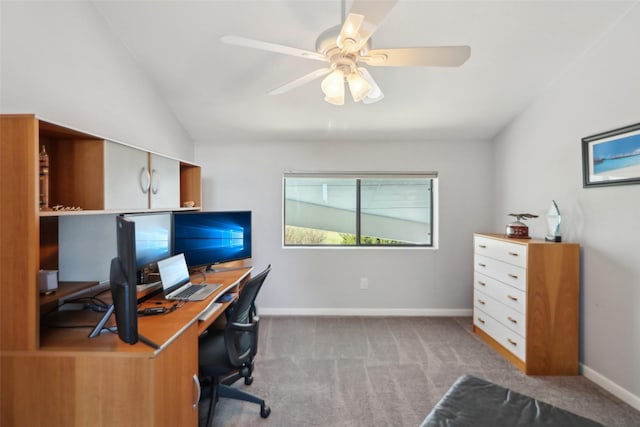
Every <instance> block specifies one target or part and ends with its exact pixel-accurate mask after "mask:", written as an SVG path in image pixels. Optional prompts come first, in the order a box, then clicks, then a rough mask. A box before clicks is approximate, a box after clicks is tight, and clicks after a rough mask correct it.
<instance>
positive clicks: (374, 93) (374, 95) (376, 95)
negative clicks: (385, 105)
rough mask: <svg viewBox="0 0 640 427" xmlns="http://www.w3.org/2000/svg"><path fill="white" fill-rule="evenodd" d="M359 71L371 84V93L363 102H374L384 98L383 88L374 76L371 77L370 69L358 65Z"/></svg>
mask: <svg viewBox="0 0 640 427" xmlns="http://www.w3.org/2000/svg"><path fill="white" fill-rule="evenodd" d="M358 73H360V75H361V76H362V78H363V79H364V80H365V81H366V82H367V83H369V85H371V90H370V91H369V94H368V95H367V96H365V97H364V98H363V99H362V103H363V104H373V103H374V102H378V101H380V100H382V98H384V94H383V93H382V90H380V87H379V86H378V84H377V83H376V81H375V80H373V77H371V74H370V73H369V71H368V70H367V69H366V68H362V67H358Z"/></svg>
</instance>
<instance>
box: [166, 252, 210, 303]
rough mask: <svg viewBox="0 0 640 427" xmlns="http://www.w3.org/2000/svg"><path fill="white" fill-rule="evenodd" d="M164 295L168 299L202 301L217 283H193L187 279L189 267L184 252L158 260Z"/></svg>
mask: <svg viewBox="0 0 640 427" xmlns="http://www.w3.org/2000/svg"><path fill="white" fill-rule="evenodd" d="M158 270H160V280H161V281H162V289H163V290H164V297H165V298H166V299H168V300H178V301H202V300H203V299H205V298H207V297H208V296H209V295H211V294H212V293H214V292H215V291H216V289H218V288H219V287H220V286H221V285H220V284H218V283H215V284H211V283H207V284H200V285H194V284H192V283H191V282H190V281H189V269H188V268H187V261H186V260H185V259H184V254H178V255H174V256H172V257H170V258H166V259H163V260H162V261H158Z"/></svg>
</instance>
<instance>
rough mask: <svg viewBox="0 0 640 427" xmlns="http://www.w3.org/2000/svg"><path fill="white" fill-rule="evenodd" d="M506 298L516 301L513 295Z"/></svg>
mask: <svg viewBox="0 0 640 427" xmlns="http://www.w3.org/2000/svg"><path fill="white" fill-rule="evenodd" d="M507 298H509V299H510V300H511V301H518V298H517V297H514V296H513V295H507Z"/></svg>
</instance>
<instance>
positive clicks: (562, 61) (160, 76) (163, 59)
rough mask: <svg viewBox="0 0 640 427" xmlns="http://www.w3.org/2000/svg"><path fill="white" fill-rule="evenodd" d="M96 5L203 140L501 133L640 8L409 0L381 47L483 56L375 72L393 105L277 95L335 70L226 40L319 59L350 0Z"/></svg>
mask: <svg viewBox="0 0 640 427" xmlns="http://www.w3.org/2000/svg"><path fill="white" fill-rule="evenodd" d="M92 3H93V4H94V5H95V7H96V9H97V11H98V13H99V14H100V15H101V16H102V17H104V19H105V20H106V22H107V24H108V28H110V30H111V31H112V32H113V33H114V35H115V36H116V37H117V38H118V39H119V40H120V41H121V42H122V43H123V44H124V46H125V47H126V49H128V50H129V52H130V53H131V55H132V56H133V58H134V60H135V61H136V62H137V63H138V65H139V66H140V67H141V68H142V69H143V71H144V73H145V74H146V75H147V76H148V77H149V79H150V80H151V81H152V82H153V83H154V84H155V85H156V86H157V88H158V91H159V93H160V96H161V97H162V98H163V99H164V100H165V101H166V103H167V105H168V106H169V107H170V108H171V109H172V110H173V112H174V113H175V115H176V117H177V118H178V120H179V121H180V122H181V123H182V125H183V126H184V128H185V129H186V130H187V132H188V133H189V134H190V135H191V137H192V138H193V139H194V140H195V141H197V142H209V141H211V142H214V141H233V140H243V139H244V140H273V139H287V140H323V139H327V138H337V139H361V140H370V139H376V140H389V141H393V140H404V139H417V140H427V139H488V138H492V137H493V136H495V134H496V133H497V132H499V131H500V130H501V129H502V128H503V127H504V126H505V125H507V124H508V123H509V122H510V121H511V120H512V119H513V118H514V117H515V116H516V115H517V114H519V113H520V112H521V111H522V110H523V109H524V108H526V107H527V106H528V105H529V104H531V103H532V102H534V101H535V99H536V97H538V96H540V95H541V94H542V93H544V91H545V90H549V88H550V86H551V84H552V83H553V82H554V80H556V79H557V78H559V77H560V76H561V75H562V74H563V73H564V72H566V71H567V70H568V69H569V68H570V67H571V66H572V64H573V63H574V62H575V61H576V60H577V59H579V58H580V56H582V55H585V54H586V53H587V52H588V51H589V49H592V48H594V47H595V46H597V43H598V42H599V41H600V40H602V38H603V37H606V34H607V32H608V31H609V30H611V28H613V27H614V26H615V25H616V24H617V22H619V20H620V19H624V16H625V14H626V13H627V11H628V10H629V9H630V8H631V7H633V6H634V5H636V4H637V3H638V2H637V0H629V1H616V0H605V1H575V0H570V1H562V0H532V1H523V0H503V1H483V0H470V1H459V0H448V1H430V0H399V2H398V4H397V5H396V6H395V7H394V8H393V10H392V11H391V12H390V13H389V14H388V15H387V17H386V19H385V21H384V22H383V23H382V25H381V26H380V28H379V29H378V31H377V32H376V33H375V34H374V35H373V37H372V47H373V48H392V47H417V46H447V45H469V46H471V57H470V59H469V60H468V61H467V62H466V63H465V64H464V65H463V66H462V67H460V68H426V67H403V68H398V67H367V68H368V70H369V72H370V73H371V75H372V76H373V78H374V79H375V80H376V82H377V83H378V85H379V86H380V88H381V89H382V91H383V92H384V94H385V98H384V99H383V100H382V101H380V102H378V103H375V104H370V105H365V104H362V103H354V102H353V100H352V99H351V98H350V97H349V96H348V95H347V96H346V100H345V105H343V106H335V105H331V104H328V103H326V102H325V101H324V95H323V93H322V91H321V89H320V81H321V79H318V80H315V81H313V82H311V83H309V84H306V85H304V86H302V87H299V88H297V89H295V90H293V91H291V92H288V93H285V94H281V95H268V92H269V91H271V90H272V89H275V88H277V87H279V86H281V85H283V84H285V83H288V82H290V81H292V80H295V79H297V78H299V77H302V76H303V75H305V74H307V73H310V72H311V71H313V70H315V69H317V68H319V67H321V66H323V65H322V63H319V62H318V61H313V60H308V59H303V58H299V57H295V56H287V55H282V54H278V53H273V52H266V51H261V50H256V49H250V48H245V47H238V46H231V45H227V44H224V43H222V42H221V41H220V38H221V37H222V36H223V35H226V34H234V35H239V36H243V37H248V38H253V39H259V40H264V41H268V42H272V43H278V44H282V45H287V46H292V47H296V48H299V49H304V50H310V51H313V50H314V48H315V41H316V38H317V37H318V35H319V34H320V33H322V32H323V31H324V30H326V29H327V28H329V27H332V26H335V25H338V24H340V20H341V13H342V12H341V8H342V6H341V1H340V0H251V1H250V0H225V1H221V0H215V1H214V0H209V1H166V0H165V1H117V2H114V1H101V0H94V1H93V2H92ZM350 7H351V0H347V1H346V9H347V13H348V10H349V8H350ZM319 64H320V65H319ZM551 90H552V89H551Z"/></svg>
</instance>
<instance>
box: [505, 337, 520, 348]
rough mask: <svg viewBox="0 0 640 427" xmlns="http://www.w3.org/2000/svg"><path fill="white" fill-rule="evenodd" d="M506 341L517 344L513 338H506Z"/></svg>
mask: <svg viewBox="0 0 640 427" xmlns="http://www.w3.org/2000/svg"><path fill="white" fill-rule="evenodd" d="M507 341H509V344H511V345H513V346H516V345H518V343H517V342H515V341H514V340H512V339H511V338H507Z"/></svg>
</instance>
